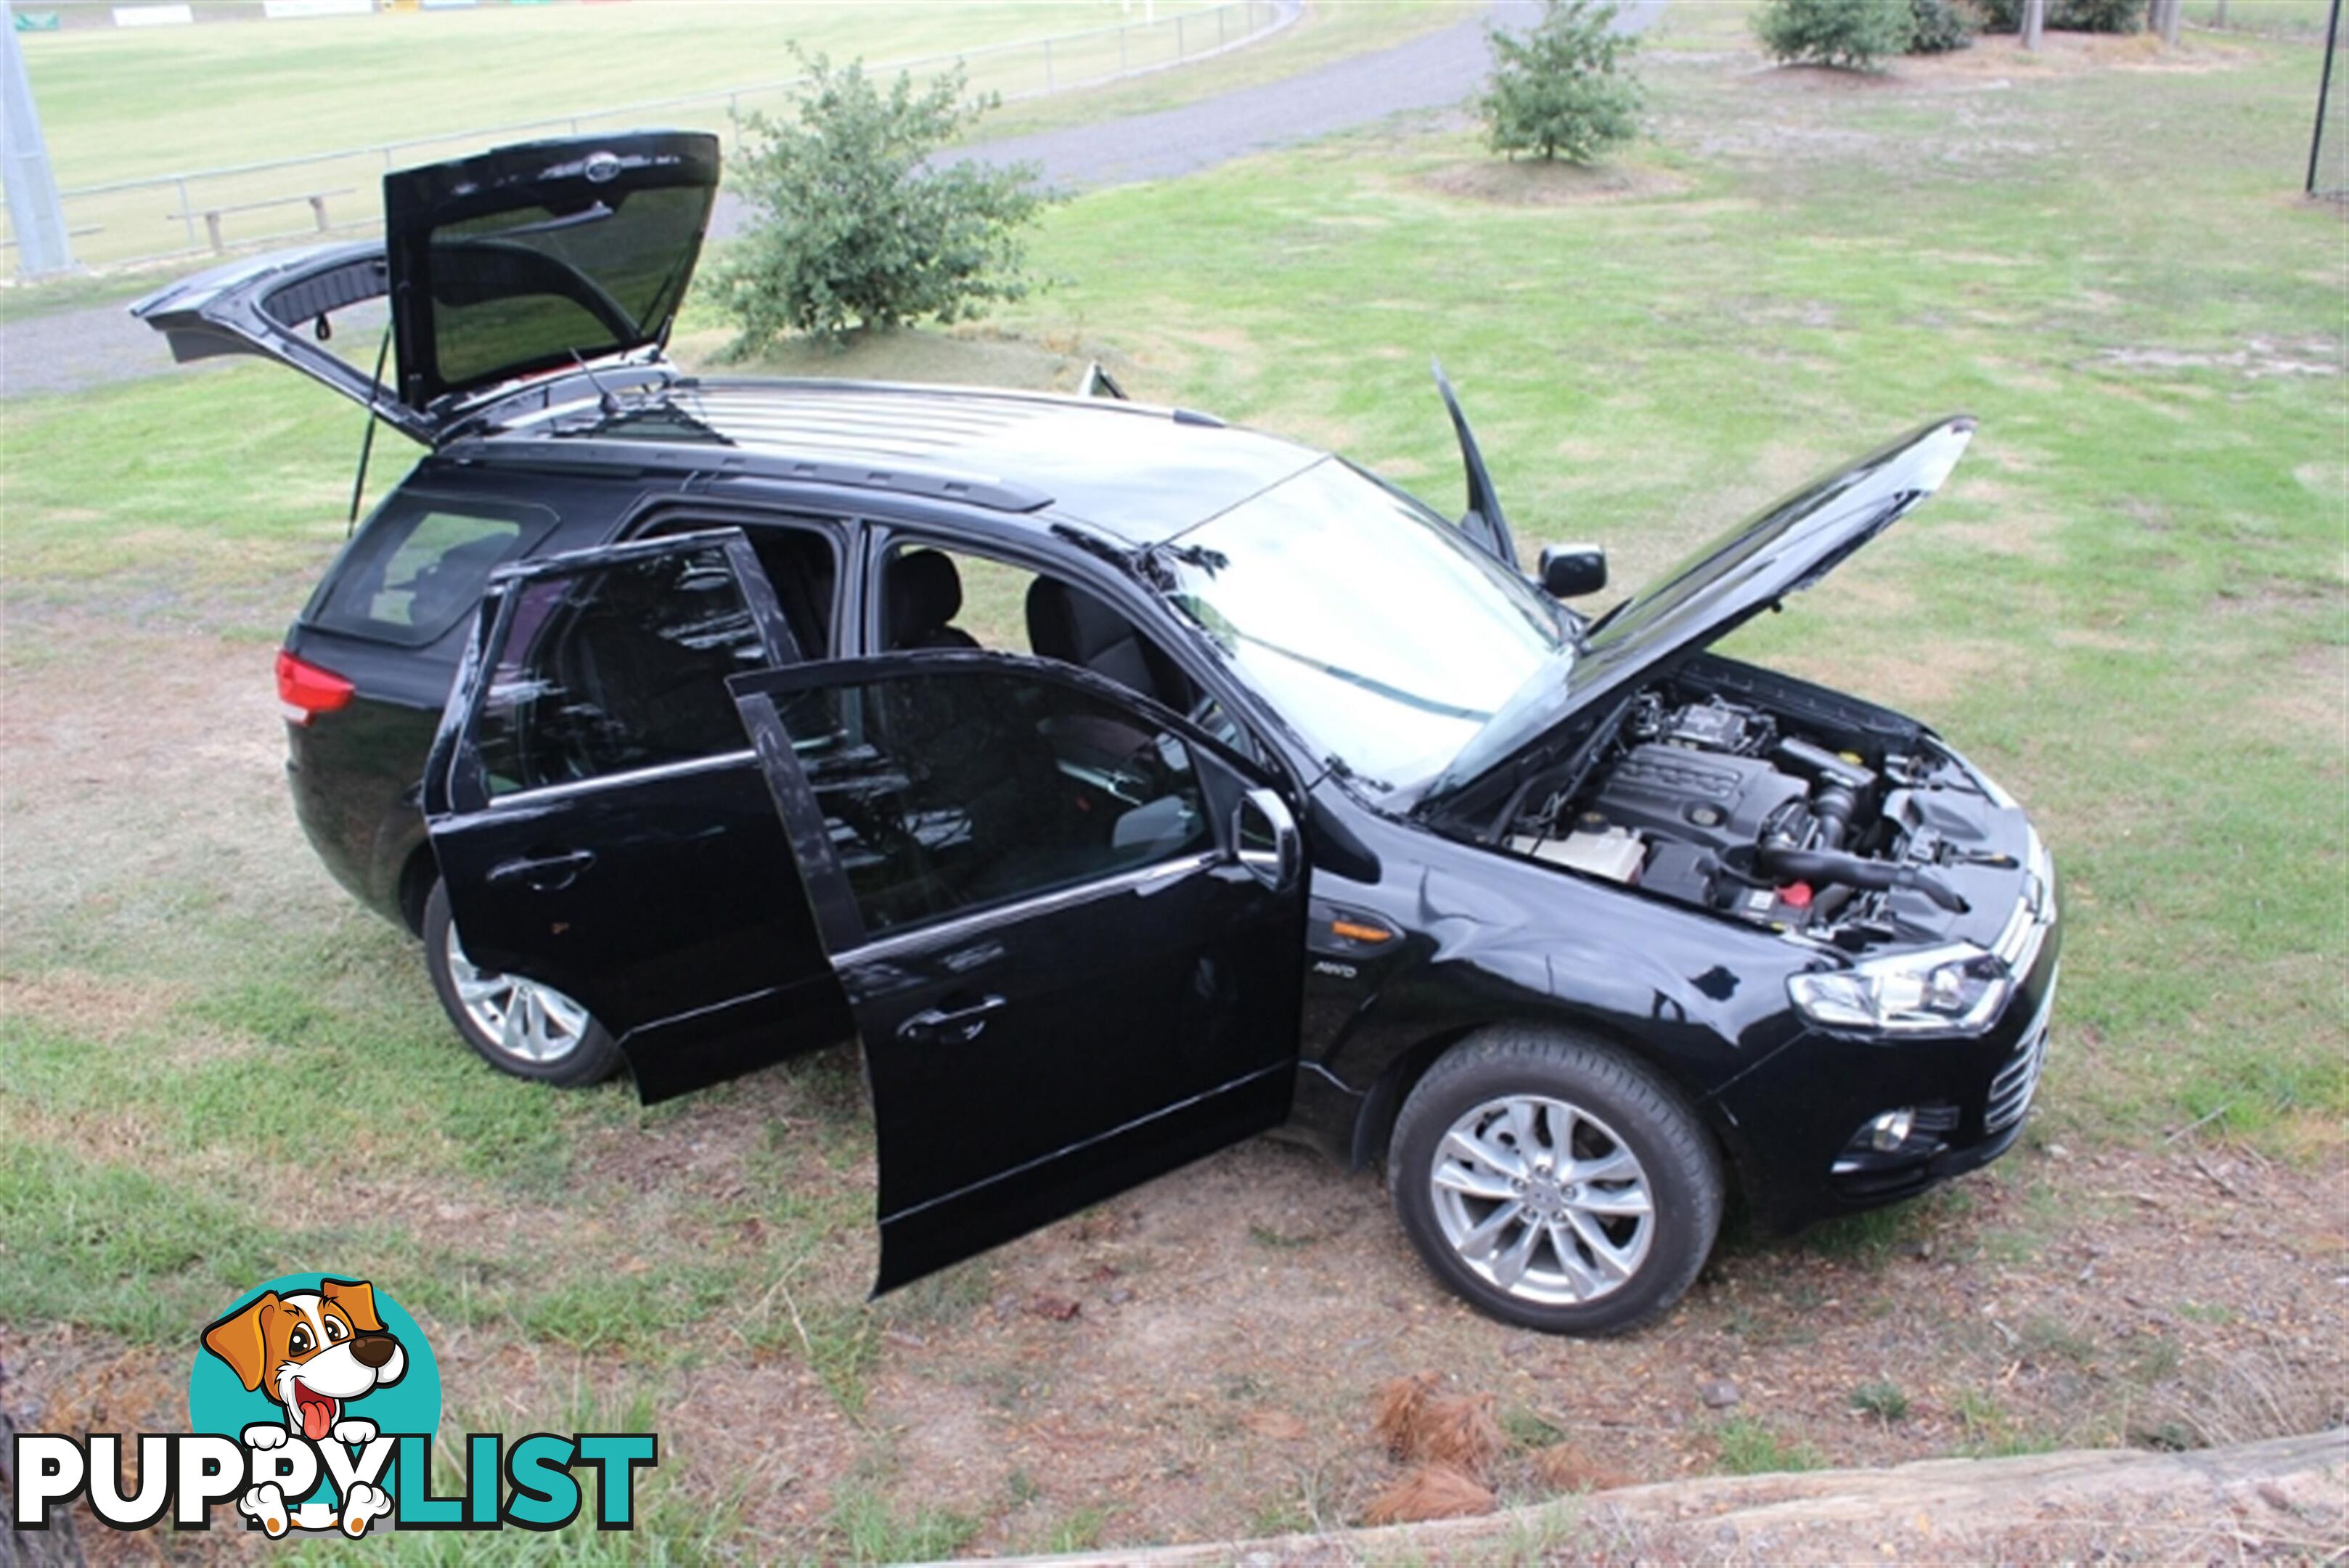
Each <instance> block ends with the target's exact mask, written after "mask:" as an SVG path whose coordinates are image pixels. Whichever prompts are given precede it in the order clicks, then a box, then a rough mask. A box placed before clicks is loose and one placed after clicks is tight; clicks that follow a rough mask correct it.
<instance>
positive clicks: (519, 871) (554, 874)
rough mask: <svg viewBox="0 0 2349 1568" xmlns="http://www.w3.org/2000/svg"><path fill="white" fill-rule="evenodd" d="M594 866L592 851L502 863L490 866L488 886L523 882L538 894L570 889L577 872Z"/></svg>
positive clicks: (575, 851)
mask: <svg viewBox="0 0 2349 1568" xmlns="http://www.w3.org/2000/svg"><path fill="white" fill-rule="evenodd" d="M593 865H595V851H594V850H592V849H572V850H566V851H564V853H563V854H560V855H539V856H531V857H524V858H523V859H520V860H506V861H502V862H500V863H499V864H498V865H495V866H492V867H490V875H489V878H488V879H489V880H490V881H491V882H492V883H496V882H513V881H527V882H528V883H529V884H530V885H531V886H532V887H533V888H536V889H537V890H538V891H540V892H542V893H552V892H554V891H555V890H556V889H557V888H568V887H569V886H571V884H572V883H574V882H575V881H577V880H578V878H579V873H581V872H582V871H585V870H586V869H587V867H590V866H593Z"/></svg>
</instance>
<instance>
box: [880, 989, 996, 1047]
mask: <svg viewBox="0 0 2349 1568" xmlns="http://www.w3.org/2000/svg"><path fill="white" fill-rule="evenodd" d="M1007 1005H1008V1003H1007V1002H1005V1000H1004V999H1003V998H1002V997H999V996H982V997H980V998H979V999H978V1001H977V1002H972V1003H971V1004H970V1005H969V1006H968V1007H957V1008H954V1009H952V1010H945V1009H940V1008H936V1007H930V1008H925V1009H923V1010H922V1011H921V1012H916V1014H914V1016H912V1017H911V1018H908V1019H907V1020H905V1023H900V1024H899V1025H897V1038H898V1039H900V1040H903V1041H905V1043H906V1044H914V1045H968V1044H970V1043H971V1042H972V1041H974V1040H976V1039H978V1037H979V1036H980V1035H981V1034H983V1033H986V1032H987V1020H988V1015H989V1014H990V1013H993V1012H996V1011H998V1010H999V1009H1000V1008H1002V1007H1005V1006H1007Z"/></svg>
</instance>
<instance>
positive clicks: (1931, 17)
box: [1909, 0, 1974, 55]
mask: <svg viewBox="0 0 2349 1568" xmlns="http://www.w3.org/2000/svg"><path fill="white" fill-rule="evenodd" d="M1973 45H1974V24H1973V18H1972V17H1971V16H1968V15H1967V14H1966V13H1965V11H1964V10H1963V9H1962V8H1961V7H1960V6H1959V5H1957V4H1956V3H1955V0H1909V53H1910V54H1912V55H1946V54H1948V53H1950V52H1951V50H1952V49H1971V48H1972V47H1973Z"/></svg>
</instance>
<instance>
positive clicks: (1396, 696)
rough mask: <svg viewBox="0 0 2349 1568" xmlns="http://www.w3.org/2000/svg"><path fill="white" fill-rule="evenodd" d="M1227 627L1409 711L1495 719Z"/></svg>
mask: <svg viewBox="0 0 2349 1568" xmlns="http://www.w3.org/2000/svg"><path fill="white" fill-rule="evenodd" d="M1224 624H1225V625H1226V627H1229V628H1230V630H1231V634H1232V636H1234V637H1236V638H1237V639H1240V640H1241V641H1242V642H1252V643H1255V644H1256V645H1257V647H1258V648H1261V649H1264V650H1265V651H1266V652H1268V653H1277V654H1278V655H1280V657H1281V658H1283V659H1288V660H1290V661H1292V662H1294V663H1298V664H1301V665H1303V666H1305V668H1306V669H1308V670H1316V671H1319V673H1321V674H1323V675H1327V676H1328V677H1330V679H1331V680H1342V681H1344V682H1346V684H1348V685H1349V686H1359V687H1361V689H1362V690H1363V691H1369V692H1373V693H1375V694H1376V695H1378V696H1381V697H1383V698H1385V699H1386V700H1387V701H1390V702H1400V703H1402V705H1403V706H1404V707H1406V708H1416V709H1418V710H1419V711H1421V712H1423V713H1433V714H1434V715H1435V716H1436V717H1437V718H1439V719H1466V720H1468V721H1470V722H1473V723H1478V724H1482V723H1485V722H1488V721H1489V720H1490V719H1491V718H1492V717H1493V715H1492V714H1490V713H1488V712H1486V711H1484V710H1483V709H1481V708H1463V707H1460V706H1458V705H1457V704H1456V703H1452V702H1439V701H1436V700H1435V699H1434V698H1433V697H1422V696H1421V695H1419V693H1417V692H1415V691H1404V690H1403V689H1402V687H1400V686H1390V685H1388V684H1387V683H1386V682H1385V681H1383V680H1378V679H1376V678H1375V677H1372V676H1369V675H1364V674H1362V673H1361V671H1360V670H1347V669H1344V668H1342V667H1340V666H1339V665H1335V664H1331V663H1330V662H1329V661H1328V660H1326V659H1316V658H1314V657H1313V656H1312V655H1311V654H1309V653H1299V652H1298V651H1297V650H1296V649H1289V648H1283V647H1281V646H1280V644H1278V643H1277V642H1267V641H1266V640H1265V639H1263V638H1260V637H1257V636H1256V635H1255V634H1254V633H1252V632H1245V631H1242V630H1241V629H1240V628H1237V627H1236V626H1232V625H1231V623H1230V622H1228V621H1226V622H1225V623H1224Z"/></svg>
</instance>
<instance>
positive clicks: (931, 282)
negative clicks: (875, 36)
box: [714, 46, 1044, 352]
mask: <svg viewBox="0 0 2349 1568" xmlns="http://www.w3.org/2000/svg"><path fill="white" fill-rule="evenodd" d="M792 53H793V54H794V55H796V56H798V57H799V59H800V62H801V64H802V66H803V67H805V68H806V71H807V76H808V79H807V83H806V85H805V88H804V90H803V91H802V94H801V96H800V100H799V104H798V111H797V113H796V115H795V116H793V117H790V118H783V119H769V118H768V117H767V116H765V115H762V114H756V113H753V114H749V115H745V116H744V117H743V120H742V140H743V146H744V151H742V152H741V153H740V154H738V155H737V156H736V158H735V160H734V161H733V165H732V168H731V170H730V184H731V186H732V188H733V189H734V190H735V191H736V192H740V195H741V196H742V197H743V199H744V200H745V201H746V202H749V203H750V207H751V209H752V211H753V213H755V216H754V217H753V218H752V219H751V221H750V225H749V226H748V228H747V229H746V230H745V231H744V233H743V234H742V237H741V238H740V240H739V241H737V242H736V244H735V246H734V249H733V251H732V253H731V254H729V255H728V256H727V257H726V259H725V261H724V263H723V264H722V265H720V266H719V268H718V270H717V276H716V278H715V280H714V282H715V285H716V294H717V300H718V305H719V309H720V310H721V311H723V312H724V313H725V314H726V316H727V317H730V319H731V320H732V321H733V322H734V324H735V325H736V327H739V328H740V336H739V337H738V338H737V339H736V344H735V347H736V348H737V350H738V351H741V352H749V351H752V350H755V349H757V348H761V347H763V346H765V345H766V344H768V343H771V342H772V341H773V340H774V339H775V338H777V337H781V336H782V335H783V334H784V333H787V332H806V333H813V334H816V335H818V336H821V337H827V338H833V339H837V338H839V337H841V336H842V335H843V334H844V333H846V332H847V331H849V330H850V329H851V328H853V327H896V326H899V325H902V324H905V323H910V322H915V321H920V320H925V319H928V320H936V321H956V320H959V319H961V318H963V317H968V316H971V315H975V314H977V312H978V308H979V307H980V306H982V305H984V304H986V303H987V302H988V301H991V300H1001V299H1018V298H1019V297H1021V296H1023V295H1025V294H1026V293H1027V292H1028V286H1029V280H1028V277H1027V275H1026V274H1025V273H1024V271H1023V270H1022V265H1023V260H1024V253H1023V249H1022V245H1021V234H1020V231H1021V230H1022V229H1023V228H1024V227H1026V226H1027V225H1028V224H1029V223H1031V222H1033V221H1034V219H1035V217H1036V214H1037V213H1038V212H1039V210H1040V208H1041V207H1042V205H1043V200H1044V199H1043V198H1042V197H1041V196H1040V195H1038V194H1037V193H1036V192H1035V191H1034V190H1032V189H1031V186H1032V184H1033V182H1034V181H1035V179H1036V178H1037V175H1038V174H1039V172H1040V170H1039V169H1038V168H1037V166H1036V165H1034V164H1015V165H1011V166H1009V167H1001V168H999V167H992V166H988V165H983V164H978V163H970V162H950V163H946V164H945V165H944V166H942V167H941V166H935V165H934V164H933V162H932V159H933V157H934V155H936V153H937V152H938V151H939V150H940V149H941V148H943V147H945V146H946V145H947V142H948V141H950V140H953V139H954V138H955V137H956V136H957V134H958V133H960V132H961V131H963V130H967V129H968V127H970V126H971V125H972V124H974V123H976V122H977V121H978V119H979V118H980V117H981V116H983V115H984V114H986V113H987V111H988V109H993V108H994V107H995V106H996V105H997V103H999V101H1000V99H999V98H998V97H997V96H996V95H994V94H988V95H987V96H986V97H983V98H978V99H970V98H967V97H966V96H965V89H966V87H967V85H968V78H967V76H966V75H965V73H964V71H963V68H962V67H961V65H960V64H959V63H957V65H956V66H955V67H954V68H953V69H952V70H949V71H947V72H944V73H942V74H940V75H938V76H936V77H934V78H931V79H930V81H929V82H928V83H927V84H926V86H922V87H919V88H916V86H915V84H914V81H913V79H912V78H910V77H908V76H906V75H905V73H903V72H900V73H898V76H897V79H896V81H895V83H893V84H892V85H891V86H890V88H888V90H887V91H886V92H883V91H882V90H881V89H880V88H877V87H876V86H875V85H874V82H873V80H872V78H869V77H867V76H866V75H865V74H864V65H863V63H862V62H861V61H851V62H849V63H848V64H847V65H845V66H843V67H839V68H838V69H834V68H833V65H832V63H831V61H830V60H828V59H827V58H826V57H823V56H822V55H815V56H809V55H805V54H802V53H801V51H800V50H799V49H798V47H796V46H794V47H793V48H792Z"/></svg>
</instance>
